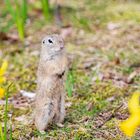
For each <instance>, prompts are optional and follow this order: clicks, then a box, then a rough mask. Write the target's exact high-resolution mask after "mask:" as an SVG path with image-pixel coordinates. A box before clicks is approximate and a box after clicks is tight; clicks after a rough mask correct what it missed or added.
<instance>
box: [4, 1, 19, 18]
mask: <svg viewBox="0 0 140 140" xmlns="http://www.w3.org/2000/svg"><path fill="white" fill-rule="evenodd" d="M5 4H6V6H7V10H8V11H9V12H10V14H11V15H12V18H13V19H14V20H16V19H15V18H16V13H15V11H14V9H13V8H12V4H11V3H10V0H5Z"/></svg>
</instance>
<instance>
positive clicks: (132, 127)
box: [120, 92, 140, 137]
mask: <svg viewBox="0 0 140 140" xmlns="http://www.w3.org/2000/svg"><path fill="white" fill-rule="evenodd" d="M139 99H140V92H135V93H134V94H133V95H132V98H131V99H130V100H129V103H128V109H129V112H130V117H129V118H128V119H127V120H125V121H123V122H121V123H120V129H121V130H122V131H123V132H124V134H126V135H127V136H129V137H131V136H133V135H134V133H135V131H136V129H137V127H138V126H140V103H139Z"/></svg>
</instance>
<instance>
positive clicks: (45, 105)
mask: <svg viewBox="0 0 140 140" xmlns="http://www.w3.org/2000/svg"><path fill="white" fill-rule="evenodd" d="M66 71H67V57H66V53H65V48H64V42H63V40H62V38H61V37H60V36H59V35H57V34H54V35H48V36H46V37H45V38H44V39H43V40H42V48H41V54H40V61H39V66H38V71H37V93H36V98H35V125H36V127H37V129H38V130H39V131H44V130H46V129H47V126H48V124H49V123H51V122H55V123H62V122H63V120H64V116H65V90H64V81H65V76H66Z"/></svg>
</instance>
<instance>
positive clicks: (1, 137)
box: [0, 123, 4, 140]
mask: <svg viewBox="0 0 140 140" xmlns="http://www.w3.org/2000/svg"><path fill="white" fill-rule="evenodd" d="M0 140H4V134H3V131H2V125H1V123H0Z"/></svg>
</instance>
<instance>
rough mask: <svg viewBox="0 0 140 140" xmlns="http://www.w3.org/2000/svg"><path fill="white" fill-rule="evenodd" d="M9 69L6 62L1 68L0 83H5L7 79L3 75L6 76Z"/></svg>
mask: <svg viewBox="0 0 140 140" xmlns="http://www.w3.org/2000/svg"><path fill="white" fill-rule="evenodd" d="M7 67H8V62H7V61H4V62H3V63H2V66H1V68H0V83H3V82H5V77H4V76H3V75H4V74H5V71H6V69H7Z"/></svg>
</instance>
